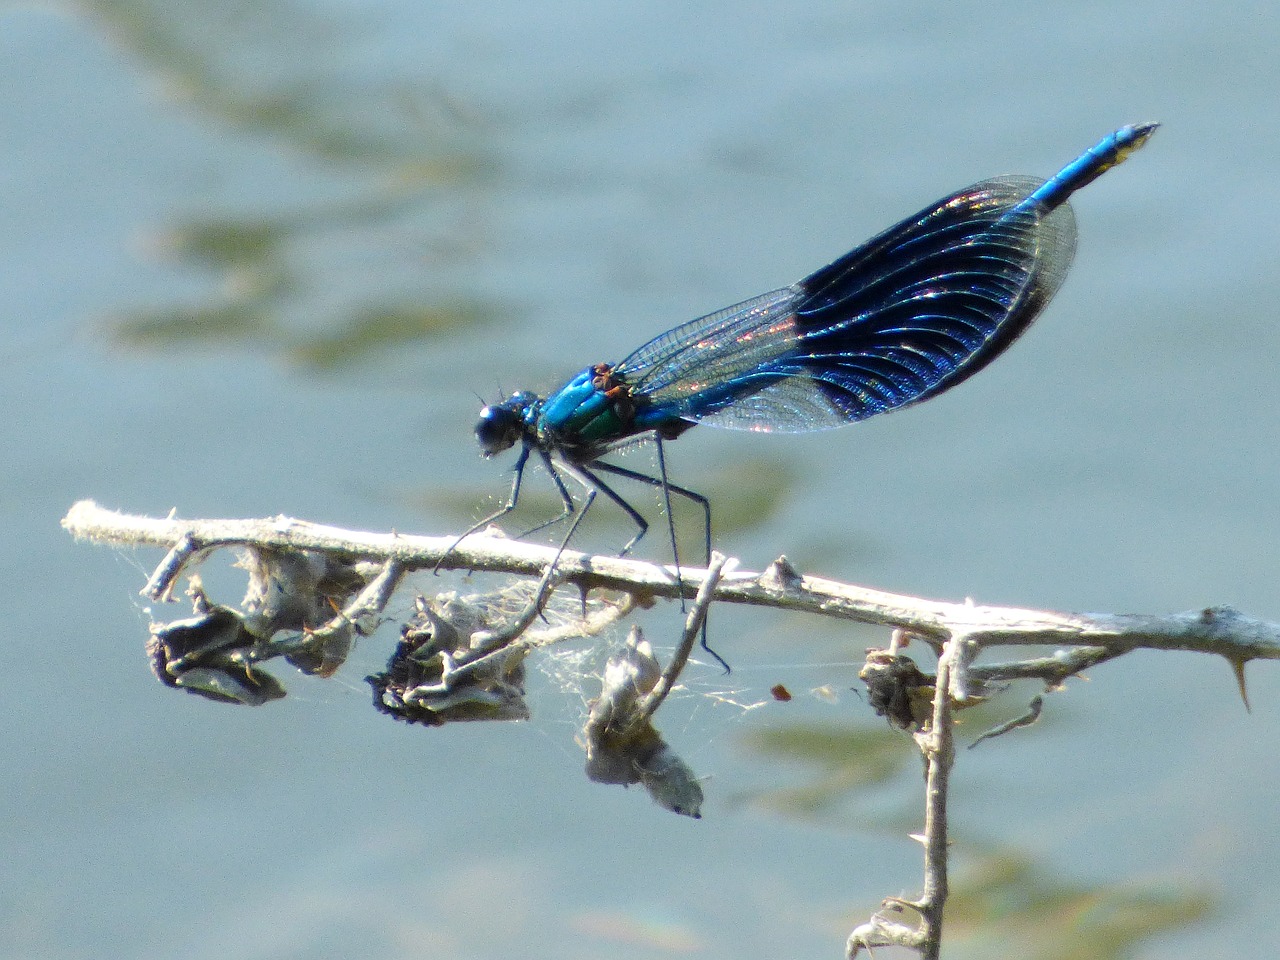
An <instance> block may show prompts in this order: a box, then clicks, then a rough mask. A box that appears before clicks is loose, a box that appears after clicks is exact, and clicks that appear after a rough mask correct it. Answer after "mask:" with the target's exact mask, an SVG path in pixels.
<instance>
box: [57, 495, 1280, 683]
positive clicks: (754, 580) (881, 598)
mask: <svg viewBox="0 0 1280 960" xmlns="http://www.w3.org/2000/svg"><path fill="white" fill-rule="evenodd" d="M62 525H63V526H64V527H65V528H66V529H67V530H68V531H69V532H70V533H71V534H72V535H73V536H76V537H78V538H81V539H87V540H93V541H96V542H99V543H112V544H119V545H126V546H142V545H145V546H156V547H163V548H165V549H172V548H173V547H174V546H175V545H176V544H183V551H182V554H181V557H179V558H178V559H172V558H173V557H174V554H171V557H170V558H166V561H165V566H166V569H167V570H172V569H173V568H175V567H176V568H177V569H181V567H182V566H184V565H185V563H187V562H189V561H190V560H191V558H192V557H195V556H197V555H200V554H202V553H204V552H206V551H208V550H210V549H212V548H215V547H226V546H243V545H247V544H253V545H256V546H260V547H274V548H291V549H295V550H309V551H315V552H320V553H327V554H331V555H333V556H335V557H339V558H346V559H349V560H359V559H363V560H375V561H386V560H389V559H393V558H394V559H396V560H397V561H399V562H400V563H401V564H402V565H403V568H404V570H405V571H411V570H421V569H425V568H430V567H434V566H435V565H436V564H437V563H440V562H441V558H444V560H443V563H442V564H441V567H442V569H467V570H475V571H490V572H505V573H512V574H523V575H533V576H540V575H542V574H544V573H545V571H546V569H547V566H548V564H549V563H550V562H551V561H552V560H553V559H554V558H555V556H556V554H557V550H556V548H554V547H544V546H538V545H535V544H529V543H522V542H520V541H512V540H505V539H502V538H500V537H494V536H472V537H470V538H468V539H467V540H465V541H463V544H462V546H460V547H459V548H458V549H457V550H456V551H454V552H453V553H452V554H449V555H448V556H445V554H446V551H447V550H448V549H449V547H450V545H451V544H452V543H453V540H454V538H453V537H418V536H408V535H404V534H398V533H389V534H375V533H367V532H363V531H353V530H343V529H339V528H337V527H327V526H322V525H319V524H313V523H307V522H305V521H301V520H291V519H288V518H286V517H277V518H274V519H266V520H179V519H176V518H174V517H168V518H166V519H163V520H160V519H155V518H150V517H138V516H130V515H127V514H121V513H117V512H115V511H111V510H106V509H104V508H102V507H99V506H98V505H97V504H95V503H93V502H92V501H89V500H82V501H80V502H79V503H77V504H75V505H74V506H73V507H72V508H71V510H70V511H69V512H68V513H67V516H66V517H65V518H64V519H63V521H62ZM175 553H176V552H175ZM785 567H786V569H788V570H791V568H790V565H789V564H787V565H785ZM679 573H680V575H679V577H677V574H676V570H675V568H674V567H672V566H670V565H665V566H664V565H660V564H653V563H645V562H642V561H640V560H633V559H627V558H619V557H610V556H591V555H588V554H584V553H579V552H577V551H573V550H565V551H564V552H563V553H562V554H561V555H560V559H559V561H558V562H557V564H556V577H557V579H558V580H559V581H560V582H564V583H572V584H576V585H578V586H579V587H581V588H583V589H596V588H604V589H613V590H620V591H623V592H625V593H629V594H632V595H633V596H636V597H638V598H646V599H647V598H651V597H669V598H674V597H679V596H684V597H690V598H691V597H694V596H695V595H696V594H697V592H698V589H699V588H700V587H701V586H702V584H703V583H704V582H705V580H706V577H707V571H706V570H704V569H699V568H694V567H685V566H681V568H680V571H679ZM158 579H164V578H158V577H153V578H152V581H151V583H149V584H148V589H151V588H152V586H153V585H154V584H155V583H156V582H157V580H158ZM172 579H173V578H172V577H171V576H170V577H168V579H167V581H166V582H167V583H171V582H172ZM712 599H713V600H715V601H716V602H718V603H740V604H751V605H755V606H766V607H775V608H778V609H784V610H792V611H797V612H804V613H816V614H820V615H822V616H828V617H834V618H837V619H843V620H853V621H856V622H859V623H868V624H877V625H882V626H890V627H901V628H903V629H905V630H907V631H909V632H910V633H911V634H914V635H916V636H920V637H923V638H926V639H930V640H933V641H936V642H938V643H942V642H945V641H946V640H947V639H948V638H950V637H951V636H953V635H955V634H958V633H963V634H964V635H965V636H967V637H968V638H969V640H971V641H973V642H974V643H976V644H978V645H979V646H980V647H982V648H987V647H993V646H1009V645H1042V646H1043V645H1049V646H1056V645H1068V646H1071V647H1074V648H1075V649H1072V650H1067V651H1062V652H1060V653H1057V654H1055V655H1054V656H1052V657H1049V658H1043V659H1042V660H1040V661H1024V662H1022V663H1019V664H1017V665H1016V666H1008V667H1005V668H1003V671H1001V670H997V668H996V667H986V668H982V667H975V668H974V669H973V673H974V676H975V677H981V678H983V679H998V678H1000V677H1001V676H1003V677H1006V678H1012V677H1014V676H1015V675H1016V676H1018V677H1041V678H1045V679H1046V680H1048V679H1050V678H1054V677H1056V678H1057V679H1058V680H1059V681H1060V680H1061V679H1063V678H1064V677H1066V676H1070V675H1072V674H1073V673H1076V672H1078V671H1079V670H1080V669H1083V667H1085V666H1089V665H1092V664H1096V663H1099V662H1101V661H1102V660H1106V659H1110V658H1111V657H1114V656H1117V655H1119V654H1122V653H1127V652H1128V651H1130V650H1134V649H1139V648H1144V649H1152V650H1187V651H1194V652H1198V653H1212V654H1217V655H1218V656H1221V657H1225V658H1227V660H1229V661H1230V662H1232V663H1233V664H1239V663H1244V662H1247V661H1249V660H1255V659H1257V660H1274V659H1280V624H1277V623H1274V622H1271V621H1267V620H1260V619H1256V618H1253V617H1249V616H1247V615H1245V614H1242V613H1239V612H1237V611H1236V610H1233V609H1232V608H1230V607H1225V606H1215V607H1205V608H1201V609H1197V610H1192V611H1188V612H1186V613H1176V614H1169V615H1165V616H1147V615H1141V614H1086V613H1055V612H1052V611H1047V610H1029V609H1020V608H1016V607H996V606H984V605H980V604H974V603H969V602H966V603H946V602H943V601H939V600H927V599H922V598H919V597H910V596H904V595H901V594H893V593H887V592H885V591H882V590H873V589H871V588H868V587H859V586H855V585H852V584H847V583H841V582H839V581H835V580H828V579H824V578H821V577H812V576H803V575H800V574H798V573H795V572H794V571H792V575H791V576H788V577H781V576H779V575H778V574H777V573H776V567H775V568H770V570H767V571H765V572H764V573H751V572H747V571H734V572H732V573H726V574H725V575H724V576H723V577H722V578H721V579H720V582H719V583H718V584H716V587H715V591H714V595H713V597H712Z"/></svg>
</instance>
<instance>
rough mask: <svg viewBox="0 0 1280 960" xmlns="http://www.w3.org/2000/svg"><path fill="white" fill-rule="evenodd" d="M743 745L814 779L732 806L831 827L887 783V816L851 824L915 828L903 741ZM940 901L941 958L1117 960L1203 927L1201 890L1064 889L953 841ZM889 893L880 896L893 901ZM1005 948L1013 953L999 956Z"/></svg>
mask: <svg viewBox="0 0 1280 960" xmlns="http://www.w3.org/2000/svg"><path fill="white" fill-rule="evenodd" d="M744 746H745V747H746V748H747V749H748V750H750V751H752V752H753V753H756V754H758V755H759V757H760V758H761V759H762V760H764V761H766V762H772V763H773V764H778V763H788V764H791V765H795V764H799V765H801V766H808V767H810V768H815V769H816V775H815V776H813V777H812V778H811V780H810V781H809V783H807V784H805V785H802V786H798V787H786V788H782V789H768V790H761V791H758V792H757V793H755V794H753V795H751V796H750V797H746V798H743V799H745V801H746V802H747V803H750V804H752V805H755V806H760V807H764V808H766V809H768V810H770V811H772V812H773V813H775V814H778V815H780V816H783V817H788V818H792V819H798V820H805V821H818V822H824V823H828V824H831V823H835V822H837V818H838V817H844V816H847V812H848V809H849V808H850V806H851V805H853V804H855V803H857V802H858V801H859V800H862V801H869V799H870V795H871V794H872V792H873V791H875V790H876V789H878V788H882V787H886V786H890V785H892V786H893V787H894V789H893V791H892V795H893V797H894V801H893V803H894V807H895V809H896V810H897V811H898V812H897V813H895V814H893V815H891V816H889V817H887V818H886V817H883V816H881V817H873V818H870V819H869V818H868V817H866V816H865V815H862V816H860V817H859V821H858V822H859V824H860V826H862V827H864V828H867V827H870V828H874V829H878V830H882V831H889V832H892V833H893V834H895V835H897V836H901V837H903V838H904V839H905V837H906V834H907V833H908V832H911V831H912V830H914V829H916V828H915V827H914V826H913V824H915V823H918V822H919V816H920V815H919V814H918V813H914V812H913V811H912V809H911V805H912V804H913V803H915V804H919V803H920V802H921V797H920V793H921V787H922V783H921V780H920V770H921V767H920V763H919V759H918V757H917V755H916V752H915V748H914V746H913V745H912V744H911V743H910V741H909V738H908V737H907V736H906V735H905V734H903V733H901V732H900V731H895V730H890V729H888V728H887V727H878V726H877V727H861V728H859V727H855V728H852V729H849V728H846V727H843V726H834V725H824V724H802V723H800V724H779V725H776V726H773V727H771V728H768V729H764V730H758V731H754V732H752V733H750V734H748V735H747V736H746V737H745V738H744ZM952 842H953V856H952V868H951V878H950V880H951V884H950V886H951V892H950V896H949V898H948V900H947V915H946V924H947V927H946V942H947V949H948V955H956V956H974V957H990V956H1018V957H1021V958H1024V960H1086V958H1088V960H1112V958H1114V960H1119V958H1121V957H1125V956H1131V955H1132V951H1133V949H1134V948H1135V947H1136V946H1138V945H1139V944H1141V943H1142V942H1143V941H1145V940H1148V939H1151V938H1154V937H1158V936H1161V935H1165V934H1169V933H1171V932H1173V931H1176V930H1179V929H1181V928H1184V927H1187V926H1190V925H1192V924H1195V923H1198V922H1200V921H1202V920H1205V919H1207V918H1209V917H1210V916H1211V915H1212V914H1213V913H1214V912H1215V911H1216V909H1217V903H1216V901H1215V900H1214V899H1213V898H1212V897H1210V896H1209V895H1208V894H1206V893H1205V892H1204V891H1203V890H1198V889H1195V888H1189V887H1188V886H1187V885H1186V884H1185V882H1184V883H1182V884H1179V883H1177V882H1175V881H1174V880H1173V879H1172V878H1170V880H1169V882H1167V883H1157V882H1148V883H1146V884H1138V883H1118V884H1098V885H1092V886H1091V885H1088V884H1085V883H1077V882H1072V881H1069V880H1067V879H1064V878H1063V877H1062V876H1061V875H1060V874H1059V873H1056V872H1055V871H1053V870H1052V869H1051V868H1050V867H1049V866H1047V865H1045V864H1043V863H1039V862H1037V861H1036V860H1035V859H1033V858H1032V857H1031V856H1030V855H1029V854H1027V853H1025V852H1022V851H1019V850H1017V849H1015V848H1013V847H998V846H988V845H984V844H982V843H981V842H974V841H972V840H969V839H965V838H957V837H955V836H954V831H953V839H952ZM894 892H895V891H886V894H888V893H894ZM1011 947H1012V948H1015V949H1013V950H1012V951H1011Z"/></svg>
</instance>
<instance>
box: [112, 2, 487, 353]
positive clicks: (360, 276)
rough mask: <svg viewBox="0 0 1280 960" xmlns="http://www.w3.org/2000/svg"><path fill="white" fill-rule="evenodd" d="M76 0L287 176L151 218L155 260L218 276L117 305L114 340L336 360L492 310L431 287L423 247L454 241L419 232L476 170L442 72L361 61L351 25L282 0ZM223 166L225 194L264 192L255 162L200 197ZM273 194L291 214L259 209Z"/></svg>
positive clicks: (474, 151) (462, 115)
mask: <svg viewBox="0 0 1280 960" xmlns="http://www.w3.org/2000/svg"><path fill="white" fill-rule="evenodd" d="M87 10H88V12H89V13H90V14H91V15H92V16H93V17H94V18H95V19H96V20H98V21H100V22H101V23H102V24H104V26H105V27H106V29H107V31H108V32H109V33H110V35H111V36H112V37H113V38H114V39H115V40H116V42H117V43H119V44H121V45H123V46H125V47H126V48H128V49H129V51H130V52H131V54H132V55H133V59H134V62H135V63H137V64H141V65H142V66H143V68H144V69H146V70H147V71H149V72H150V73H151V74H152V75H153V76H154V77H155V78H156V79H157V81H158V83H159V86H160V89H161V90H163V92H164V93H165V94H166V95H167V96H169V97H170V98H171V99H174V100H177V101H179V102H180V103H182V104H183V105H184V106H186V107H188V108H189V109H190V110H191V111H193V112H196V113H198V114H200V115H201V116H202V118H203V119H205V120H207V121H211V122H212V123H213V124H216V125H218V126H220V127H222V128H225V129H229V130H231V131H232V132H233V133H234V135H235V136H237V137H247V138H248V146H249V148H250V150H272V151H279V150H280V149H283V150H284V151H285V152H286V153H287V155H288V160H287V162H288V163H289V164H290V173H291V174H292V175H296V176H297V177H298V182H296V183H295V184H293V185H292V187H291V191H290V193H289V195H288V196H287V197H284V198H280V197H275V196H272V197H264V198H261V199H260V200H257V201H252V200H251V201H250V202H249V203H248V204H245V203H244V202H243V199H241V198H239V197H237V198H236V199H235V200H234V201H231V202H224V203H219V204H218V206H222V207H224V209H221V210H218V211H217V212H214V213H209V212H208V211H207V210H205V211H201V212H200V213H197V214H193V215H190V216H188V217H186V218H183V219H180V220H179V221H178V222H176V223H173V224H170V225H168V226H166V227H163V228H160V229H158V230H157V231H156V232H155V235H154V236H153V238H152V240H151V243H150V244H149V246H150V249H151V252H152V253H153V254H154V255H156V256H158V257H160V258H163V259H165V260H168V261H170V262H172V263H173V264H174V265H175V267H176V268H178V269H179V270H182V271H186V272H190V271H197V272H198V273H199V274H200V275H203V276H209V275H212V277H213V278H214V280H215V283H214V284H212V285H211V286H210V285H206V286H205V290H206V291H207V292H205V293H202V294H201V295H199V296H198V297H197V298H195V299H193V300H188V301H187V302H184V303H180V304H164V305H159V306H146V307H142V308H138V309H134V310H131V311H128V312H125V313H124V314H123V315H117V316H115V317H114V318H113V319H111V320H110V321H109V322H108V323H107V332H108V334H109V336H111V337H112V338H113V339H114V341H115V342H116V343H118V344H120V345H124V346H127V347H133V348H158V349H171V348H178V347H188V346H192V345H201V344H209V343H217V344H220V345H240V346H253V347H254V348H256V349H266V350H269V351H272V352H274V353H276V354H277V355H278V356H280V357H282V358H285V359H287V360H289V361H292V362H295V363H299V364H303V365H307V366H314V367H335V366H339V365H342V364H345V363H349V362H351V361H353V360H355V359H357V358H359V357H361V356H362V355H364V354H366V353H368V352H369V351H373V350H378V349H385V348H387V347H392V346H398V345H402V344H406V343H413V342H418V341H422V340H425V339H429V338H431V337H434V336H437V335H439V334H440V333H442V332H444V331H451V330H455V329H457V328H459V327H463V326H467V325H470V324H473V323H476V322H478V321H480V320H481V319H483V318H484V317H485V316H487V315H489V314H490V313H491V312H492V311H491V310H490V309H489V308H487V307H485V306H484V305H482V304H480V303H479V302H478V301H477V300H476V299H475V298H474V297H471V296H469V295H467V294H465V293H462V292H458V293H449V294H445V295H441V293H440V291H439V288H438V287H439V284H438V283H432V281H431V278H432V276H433V270H432V269H431V266H432V265H431V262H430V261H431V260H432V259H433V257H438V256H439V255H440V254H439V252H438V250H435V251H433V250H432V243H433V242H434V243H435V244H436V246H437V247H438V246H439V244H440V243H441V242H443V243H446V244H448V240H444V241H440V240H438V239H437V240H435V241H431V240H426V241H424V240H423V239H422V237H421V235H422V234H423V232H424V231H425V230H427V229H428V228H427V227H425V226H424V225H423V221H424V220H430V219H432V218H433V214H434V213H435V211H437V209H438V208H440V207H441V206H442V205H446V204H447V203H448V202H449V201H450V200H451V199H452V197H453V195H454V194H455V193H456V192H457V191H458V190H459V188H460V187H462V186H463V185H464V184H470V183H474V182H476V181H477V180H478V178H479V176H480V173H481V171H482V170H483V169H484V168H485V167H486V163H485V162H484V161H483V160H482V157H481V150H480V148H479V147H478V145H477V139H476V137H475V135H474V134H475V124H474V123H473V122H472V120H471V119H470V118H468V117H467V116H466V111H465V110H463V109H461V108H460V106H459V105H458V103H457V102H456V101H453V100H451V99H450V98H449V96H448V95H447V94H446V93H445V92H444V91H443V89H442V88H440V87H439V86H438V85H436V84H433V83H431V82H429V81H426V80H422V79H418V78H404V77H394V76H393V77H384V76H379V75H376V74H367V73H364V72H363V71H360V70H357V67H358V66H359V60H358V59H353V58H352V56H351V49H352V46H353V45H354V44H356V43H357V42H358V40H359V36H360V32H361V29H360V26H359V24H358V23H355V22H344V21H342V20H340V19H338V18H337V16H336V15H334V14H325V15H321V14H320V12H319V11H317V10H316V9H314V8H309V7H304V6H300V5H295V4H288V3H278V2H277V3H268V4H257V5H252V6H246V5H234V6H231V7H224V6H221V5H212V6H210V5H205V4H199V3H188V2H179V3H155V2H147V0H132V2H124V3H92V4H89V5H88V7H87ZM277 159H278V158H277ZM220 162H227V161H225V160H222V161H220ZM218 177H222V178H224V179H228V180H230V181H231V183H230V192H231V193H232V194H233V195H235V194H240V193H252V192H254V191H255V190H256V189H259V187H258V186H257V185H256V184H255V183H254V179H255V171H254V170H253V169H237V170H236V171H235V172H234V173H229V174H228V173H224V172H218V173H216V174H215V175H214V176H213V177H211V178H209V180H208V181H207V182H206V183H204V184H202V185H200V186H202V187H203V189H204V192H206V193H207V194H209V195H216V194H218V193H221V192H225V191H224V190H222V189H220V187H219V184H218V182H217V179H218ZM264 179H265V178H264ZM194 193H195V194H196V197H197V204H198V203H199V194H200V193H201V190H200V189H199V188H198V189H197V190H196V191H194ZM313 195H318V198H317V199H307V198H308V197H311V196H313ZM335 195H336V196H337V199H334V196H335ZM233 204H234V207H235V209H233V208H232V207H233ZM282 204H283V205H284V206H285V207H286V210H287V212H285V213H272V212H269V211H270V210H271V209H272V208H276V209H278V208H279V207H280V206H281V205H282ZM437 229H439V228H437ZM443 229H444V230H445V232H447V231H448V230H449V229H450V227H449V226H448V225H445V226H444V227H443ZM467 243H468V245H472V246H473V245H474V238H468V241H467ZM450 246H456V244H450ZM406 250H407V251H408V252H407V254H406V252H405V251H406Z"/></svg>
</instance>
